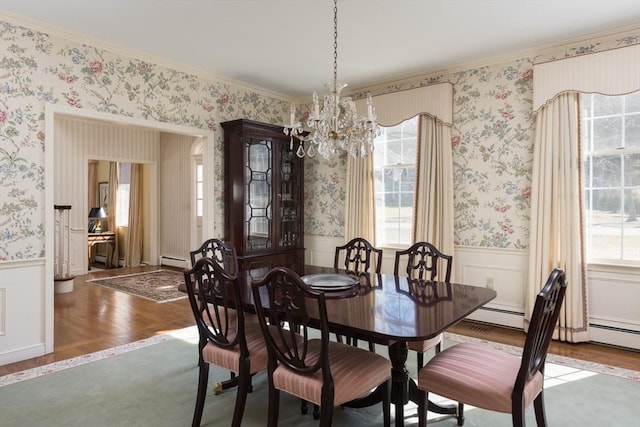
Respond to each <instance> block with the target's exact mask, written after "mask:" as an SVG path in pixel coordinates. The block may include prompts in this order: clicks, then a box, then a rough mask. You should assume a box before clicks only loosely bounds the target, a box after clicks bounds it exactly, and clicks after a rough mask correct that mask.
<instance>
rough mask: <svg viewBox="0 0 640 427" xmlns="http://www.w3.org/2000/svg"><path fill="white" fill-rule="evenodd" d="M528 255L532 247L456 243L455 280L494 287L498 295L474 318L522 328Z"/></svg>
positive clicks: (472, 316)
mask: <svg viewBox="0 0 640 427" xmlns="http://www.w3.org/2000/svg"><path fill="white" fill-rule="evenodd" d="M528 255H529V252H528V250H516V249H498V248H484V247H468V246H456V248H455V253H454V261H453V266H454V278H453V281H454V282H460V283H465V284H470V285H475V286H486V287H489V288H493V289H494V290H495V291H496V293H497V294H498V295H497V297H496V298H495V299H494V300H493V301H491V302H490V303H489V304H487V305H486V306H485V307H483V308H481V309H480V310H478V311H476V312H475V313H473V314H472V315H471V316H469V317H470V318H471V319H473V320H478V321H483V322H488V323H495V324H499V325H503V326H509V327H514V328H520V329H521V328H522V319H523V313H524V289H525V283H526V281H527V271H528Z"/></svg>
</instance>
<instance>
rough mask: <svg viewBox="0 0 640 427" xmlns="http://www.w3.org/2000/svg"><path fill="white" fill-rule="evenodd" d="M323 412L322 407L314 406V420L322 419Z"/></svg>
mask: <svg viewBox="0 0 640 427" xmlns="http://www.w3.org/2000/svg"><path fill="white" fill-rule="evenodd" d="M321 412H322V411H320V406H318V405H315V404H314V405H313V419H314V420H317V419H319V418H320V413H321Z"/></svg>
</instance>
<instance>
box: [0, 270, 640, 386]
mask: <svg viewBox="0 0 640 427" xmlns="http://www.w3.org/2000/svg"><path fill="white" fill-rule="evenodd" d="M158 268H159V267H157V266H150V267H137V268H127V269H117V270H116V269H112V270H101V271H92V272H90V273H89V274H87V275H84V276H77V277H76V278H75V281H74V291H73V292H70V293H67V294H56V295H55V310H54V312H55V314H54V317H55V328H54V334H55V335H54V336H55V339H54V341H55V342H54V352H53V353H51V354H47V355H45V356H41V357H36V358H33V359H29V360H26V361H22V362H17V363H13V364H9V365H5V366H0V376H2V375H7V374H11V373H14V372H19V371H22V370H25V369H30V368H34V367H37V366H41V365H46V364H48V363H52V362H56V361H59V360H65V359H69V358H72V357H76V356H81V355H83V354H88V353H92V352H95V351H99V350H104V349H107V348H110V347H114V346H117V345H121V344H126V343H130V342H133V341H136V340H140V339H143V338H148V337H151V336H154V335H157V334H162V333H166V332H168V331H172V330H176V329H181V328H185V327H187V326H192V325H193V324H194V322H193V314H192V313H191V309H190V308H189V302H188V300H187V299H183V300H179V301H172V302H167V303H163V304H158V303H155V302H153V301H149V300H146V299H144V298H139V297H135V296H132V295H129V294H125V293H123V292H118V291H114V290H111V289H108V288H103V287H100V286H97V285H93V284H91V283H87V280H91V279H96V278H101V277H108V276H114V275H121V274H131V273H138V272H142V271H149V270H157V269H158ZM163 268H167V267H163ZM450 331H451V332H454V333H457V334H461V335H467V336H473V337H476V338H482V339H486V340H491V341H496V342H500V343H503V344H509V345H515V346H520V347H521V346H522V345H524V338H525V334H524V333H523V332H521V331H516V330H511V329H506V328H502V327H497V326H493V325H486V324H479V323H473V322H461V323H460V324H458V325H456V326H454V327H452V328H450ZM550 352H551V353H554V354H559V355H562V356H567V357H573V358H576V359H583V360H587V361H592V362H597V363H604V364H607V365H612V366H617V367H620V368H625V369H633V370H636V371H640V353H639V352H635V351H629V350H624V349H619V348H612V347H607V346H603V345H596V344H589V343H582V344H566V343H558V342H552V343H551V347H550Z"/></svg>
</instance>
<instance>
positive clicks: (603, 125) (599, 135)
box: [593, 116, 622, 150]
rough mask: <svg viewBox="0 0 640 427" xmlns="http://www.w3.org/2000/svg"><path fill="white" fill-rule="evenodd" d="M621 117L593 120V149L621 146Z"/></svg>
mask: <svg viewBox="0 0 640 427" xmlns="http://www.w3.org/2000/svg"><path fill="white" fill-rule="evenodd" d="M621 125H622V117H620V116H618V117H607V118H601V119H594V120H593V149H594V150H604V149H607V148H618V147H622V126H621Z"/></svg>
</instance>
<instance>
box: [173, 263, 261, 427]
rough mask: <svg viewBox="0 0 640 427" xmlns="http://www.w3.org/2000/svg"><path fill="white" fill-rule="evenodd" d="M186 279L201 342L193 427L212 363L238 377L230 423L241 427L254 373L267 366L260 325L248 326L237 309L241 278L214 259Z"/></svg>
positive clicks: (197, 421) (195, 268)
mask: <svg viewBox="0 0 640 427" xmlns="http://www.w3.org/2000/svg"><path fill="white" fill-rule="evenodd" d="M184 281H185V286H186V289H187V294H188V296H189V304H190V305H191V310H192V311H193V315H194V317H195V321H196V326H197V327H198V334H199V338H200V339H199V342H198V350H199V354H198V366H199V377H198V393H197V396H196V407H195V411H194V414H193V423H192V424H193V426H199V425H200V421H201V420H202V412H203V410H204V401H205V398H206V395H207V383H208V381H209V365H210V364H213V365H216V366H220V367H222V368H224V369H227V370H229V371H231V372H232V373H234V374H235V376H234V377H233V378H232V379H231V380H230V381H227V384H228V385H237V387H238V389H237V395H236V404H235V408H234V412H233V420H232V422H231V425H232V426H234V427H237V426H240V424H241V422H242V415H243V413H244V407H245V403H246V400H247V393H249V391H250V388H251V375H252V374H255V373H257V372H260V371H263V370H265V369H266V367H267V361H268V354H267V349H266V347H265V343H264V338H263V334H262V329H261V328H260V326H259V325H258V323H256V322H252V323H247V322H245V319H244V312H243V310H240V309H239V310H236V308H238V307H242V306H243V305H244V304H243V300H242V292H240V289H239V286H240V285H239V284H238V281H237V279H236V276H235V275H232V274H229V273H227V272H225V271H224V270H223V269H222V267H221V266H220V265H219V264H218V263H217V262H216V261H215V260H214V259H213V258H209V257H203V258H200V259H198V260H197V261H196V263H195V265H194V266H193V268H192V269H186V270H185V271H184ZM211 301H215V303H213V304H212V303H210V302H211Z"/></svg>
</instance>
